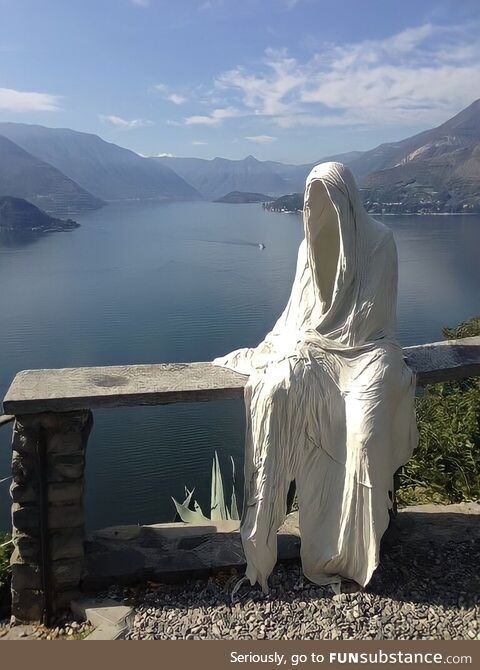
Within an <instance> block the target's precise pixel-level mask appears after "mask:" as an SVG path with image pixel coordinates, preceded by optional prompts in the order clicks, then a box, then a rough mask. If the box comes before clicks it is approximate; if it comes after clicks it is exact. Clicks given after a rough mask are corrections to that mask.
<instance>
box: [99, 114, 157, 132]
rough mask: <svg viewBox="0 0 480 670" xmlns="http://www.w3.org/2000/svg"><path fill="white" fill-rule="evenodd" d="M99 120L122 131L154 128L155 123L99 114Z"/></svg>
mask: <svg viewBox="0 0 480 670" xmlns="http://www.w3.org/2000/svg"><path fill="white" fill-rule="evenodd" d="M98 118H99V119H100V121H103V123H108V124H110V125H111V126H114V127H115V128H119V129H121V130H132V129H134V128H146V127H147V126H153V121H148V120H147V119H122V117H121V116H115V115H114V114H108V115H105V114H99V115H98Z"/></svg>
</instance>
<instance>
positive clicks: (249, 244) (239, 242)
mask: <svg viewBox="0 0 480 670" xmlns="http://www.w3.org/2000/svg"><path fill="white" fill-rule="evenodd" d="M194 241H195V242H207V243H209V244H233V245H237V246H241V247H257V249H262V250H263V249H265V248H266V246H265V244H264V243H263V242H250V241H248V240H206V239H197V240H194Z"/></svg>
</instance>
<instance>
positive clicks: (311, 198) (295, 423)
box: [214, 163, 418, 591]
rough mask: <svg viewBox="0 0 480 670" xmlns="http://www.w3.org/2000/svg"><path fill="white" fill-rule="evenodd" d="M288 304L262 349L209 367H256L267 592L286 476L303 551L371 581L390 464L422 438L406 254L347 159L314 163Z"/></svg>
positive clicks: (246, 526) (260, 526)
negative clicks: (408, 322) (405, 316)
mask: <svg viewBox="0 0 480 670" xmlns="http://www.w3.org/2000/svg"><path fill="white" fill-rule="evenodd" d="M303 220H304V229H305V239H304V240H303V241H302V243H301V245H300V248H299V252H298V261H297V269H296V275H295V279H294V283H293V287H292V292H291V295H290V298H289V300H288V303H287V306H286V307H285V310H284V311H283V313H282V315H281V316H280V318H279V319H278V321H277V322H276V324H275V326H274V327H273V330H272V331H271V332H270V333H268V334H267V336H266V337H265V339H264V340H263V342H261V343H260V344H259V345H258V346H257V347H255V348H249V349H239V350H237V351H234V352H232V353H230V354H228V355H226V356H224V357H221V358H217V359H215V361H214V364H216V365H220V366H223V367H228V368H231V369H233V370H237V371H238V372H242V373H244V374H248V375H249V380H248V383H247V385H246V388H245V403H246V413H247V431H246V446H245V496H244V508H243V515H242V522H241V537H242V543H243V547H244V550H245V555H246V559H247V576H248V578H249V579H250V582H251V583H252V584H254V583H255V582H259V584H260V585H261V586H262V588H263V589H264V590H265V591H266V590H267V589H268V585H267V581H268V577H269V575H270V573H271V571H272V570H273V567H274V565H275V563H276V558H277V537H276V533H277V530H278V528H279V526H280V525H281V524H282V522H283V520H284V518H285V514H286V498H287V492H288V489H289V485H290V483H291V481H292V480H295V482H296V487H297V496H298V506H299V524H300V534H301V558H302V565H303V570H304V573H305V575H306V576H307V577H308V578H309V579H310V580H311V581H313V582H315V583H317V584H327V583H338V582H340V581H341V579H342V578H344V579H351V580H354V581H356V582H357V583H359V584H361V585H366V584H367V583H368V582H369V580H370V578H371V576H372V574H373V571H374V570H375V568H376V567H377V565H378V560H379V546H380V540H381V538H382V535H383V533H384V531H385V530H386V528H387V525H388V521H389V514H388V510H389V508H390V507H391V497H390V495H389V493H390V492H391V491H392V489H393V474H394V472H395V471H396V470H397V469H398V468H399V467H400V466H401V465H403V464H405V463H406V462H407V460H408V459H409V458H410V456H411V454H412V451H413V449H414V447H415V445H416V443H417V439H418V438H417V429H416V423H415V414H414V392H415V379H414V375H413V374H412V372H411V370H410V369H409V368H408V367H407V366H406V364H405V363H404V361H403V357H402V350H401V347H400V346H399V344H398V343H397V341H396V339H395V329H396V298H397V253H396V247H395V242H394V239H393V235H392V233H391V231H390V230H389V229H388V228H387V227H386V226H384V225H383V224H381V223H379V222H378V221H375V220H374V219H372V218H371V217H370V216H369V215H368V214H367V212H366V210H365V209H364V207H363V204H362V200H361V197H360V194H359V191H358V189H357V187H356V184H355V181H354V178H353V176H352V174H351V172H350V170H349V169H348V168H346V167H345V166H343V165H341V164H340V163H323V164H321V165H317V166H316V167H315V168H314V169H313V170H312V171H311V172H310V174H309V176H308V178H307V183H306V191H305V201H304V213H303Z"/></svg>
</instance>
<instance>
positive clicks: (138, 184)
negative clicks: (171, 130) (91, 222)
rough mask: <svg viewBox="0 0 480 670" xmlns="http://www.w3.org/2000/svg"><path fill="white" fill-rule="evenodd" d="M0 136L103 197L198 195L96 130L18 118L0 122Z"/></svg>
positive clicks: (169, 172) (171, 173)
mask: <svg viewBox="0 0 480 670" xmlns="http://www.w3.org/2000/svg"><path fill="white" fill-rule="evenodd" d="M0 135H3V136H5V137H8V139H10V140H11V141H12V142H15V143H16V144H17V145H18V146H19V147H21V148H22V149H24V150H25V151H27V152H29V153H30V154H32V155H33V156H35V157H37V158H39V159H40V160H42V161H45V162H46V163H49V164H50V165H52V166H54V167H55V168H57V169H58V170H60V171H61V172H63V174H65V175H67V176H68V177H70V179H72V180H74V181H75V182H77V184H79V185H80V186H81V187H83V188H84V189H86V190H87V191H89V192H90V193H93V194H94V195H95V196H97V197H98V198H101V199H102V200H105V201H116V200H146V199H176V200H182V199H185V200H187V199H188V200H195V199H199V198H201V196H200V194H199V193H198V192H197V191H196V190H195V189H194V188H193V187H192V186H190V184H187V183H186V182H185V180H184V179H183V178H182V177H180V176H179V175H178V174H177V173H176V172H174V171H173V170H171V169H170V168H169V167H168V166H164V165H162V164H161V163H159V162H157V161H156V160H154V159H151V158H143V157H142V156H139V155H138V154H136V153H135V152H133V151H130V150H129V149H124V148H123V147H120V146H117V145H116V144H112V143H110V142H106V141H105V140H102V139H101V138H100V137H98V135H92V134H89V133H83V132H78V131H76V130H70V129H68V128H47V127H45V126H39V125H29V124H24V123H0Z"/></svg>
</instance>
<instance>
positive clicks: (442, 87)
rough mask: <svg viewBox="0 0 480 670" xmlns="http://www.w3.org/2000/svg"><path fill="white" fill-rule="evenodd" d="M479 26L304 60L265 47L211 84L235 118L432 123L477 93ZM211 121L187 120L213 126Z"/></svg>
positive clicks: (430, 27)
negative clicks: (251, 62)
mask: <svg viewBox="0 0 480 670" xmlns="http://www.w3.org/2000/svg"><path fill="white" fill-rule="evenodd" d="M477 29H478V26H473V25H469V26H466V25H463V26H462V25H456V26H438V25H434V24H431V23H426V24H424V25H420V26H415V27H413V28H408V29H406V30H402V31H400V32H398V33H396V34H394V35H391V36H389V37H386V38H383V39H377V40H363V41H360V42H352V43H349V44H341V45H340V44H332V43H330V44H323V45H321V47H320V48H319V50H318V53H317V54H315V55H314V56H312V57H310V58H309V59H307V60H304V61H302V62H301V61H299V60H297V59H295V58H292V57H291V56H290V55H289V54H288V52H287V51H286V50H272V49H268V50H267V51H266V52H265V57H264V59H263V60H262V62H261V63H259V64H258V67H257V68H255V70H253V69H252V67H250V68H248V69H247V68H245V67H242V66H238V67H236V68H234V69H233V70H229V71H228V72H224V73H222V74H220V75H219V76H218V77H217V78H216V81H215V86H216V89H217V90H219V91H221V92H222V94H223V95H224V97H225V98H226V100H227V102H226V103H225V104H226V105H227V106H231V107H234V108H235V109H236V110H237V113H236V115H237V116H240V115H242V116H247V115H249V116H251V117H269V118H271V119H272V120H273V121H274V122H275V123H276V124H277V125H278V126H279V127H281V128H292V127H294V126H333V125H351V126H358V125H364V126H365V125H371V124H377V125H379V124H381V125H385V124H390V123H393V124H405V125H419V124H426V125H432V124H434V123H437V122H441V121H442V120H445V119H446V118H448V116H449V115H451V114H453V113H455V112H456V111H458V110H459V109H460V108H461V107H462V106H466V105H468V104H469V103H470V102H472V101H473V99H474V98H475V97H476V96H477V95H478V91H480V43H479V42H478V39H477V33H478V30H477ZM216 111H218V110H214V112H212V114H210V115H209V116H200V117H190V119H196V121H191V123H194V122H197V123H205V124H207V125H217V123H218V120H217V119H216V117H215V112H216Z"/></svg>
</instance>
